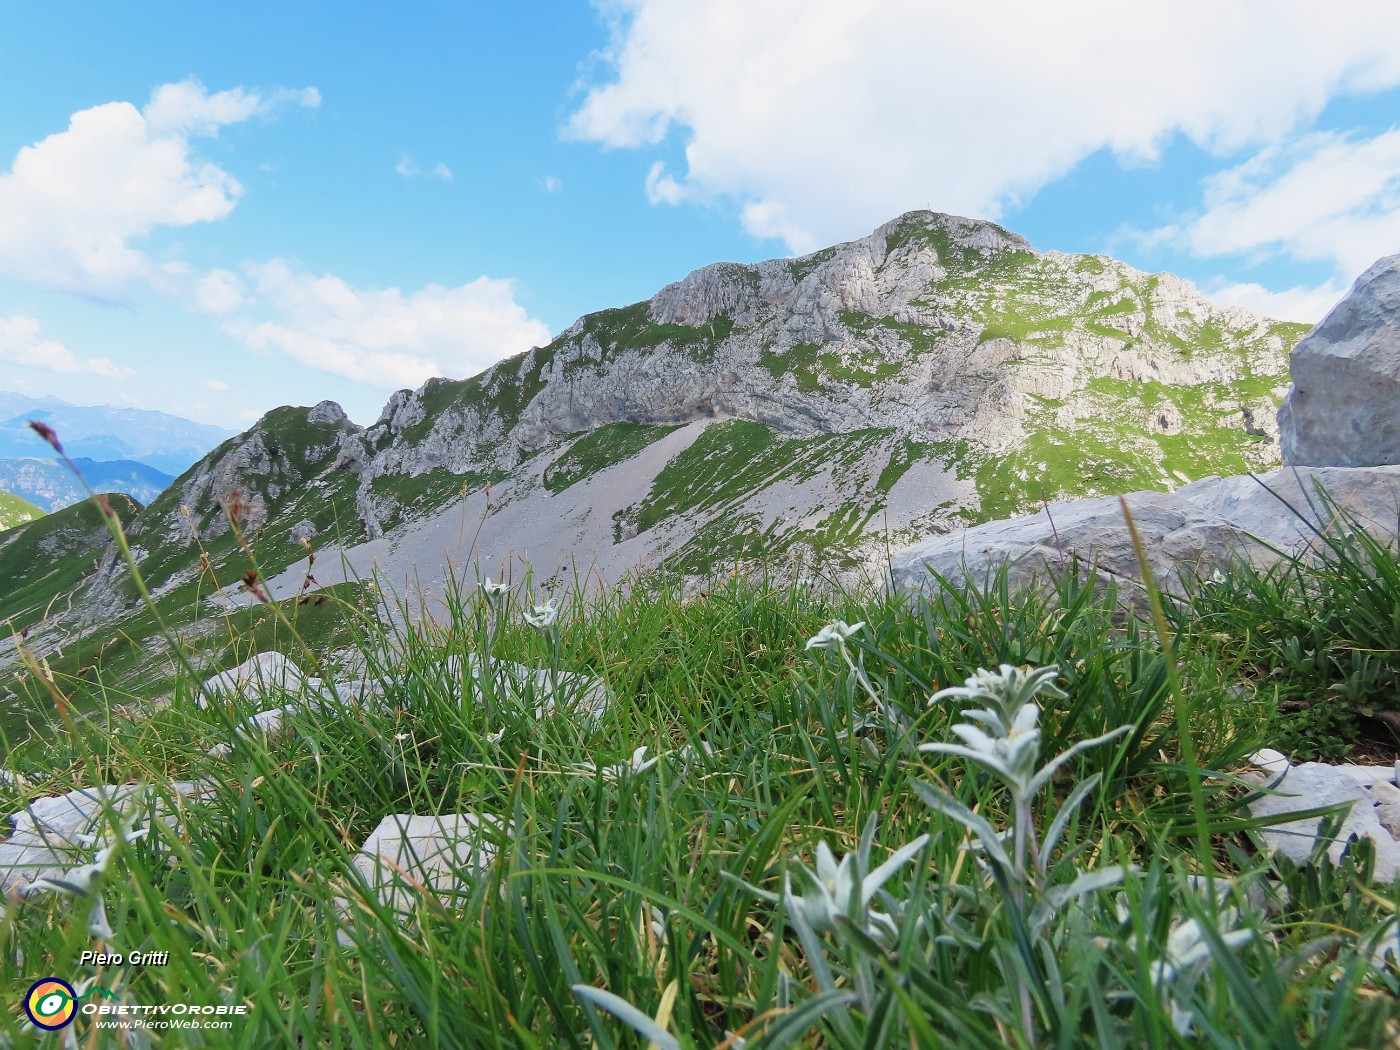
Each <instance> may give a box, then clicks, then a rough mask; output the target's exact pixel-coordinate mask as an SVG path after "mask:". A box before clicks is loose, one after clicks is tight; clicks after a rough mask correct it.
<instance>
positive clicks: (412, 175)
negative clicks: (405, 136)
mask: <svg viewBox="0 0 1400 1050" xmlns="http://www.w3.org/2000/svg"><path fill="white" fill-rule="evenodd" d="M394 170H395V171H396V172H398V173H399V174H400V175H402V176H403V177H404V178H406V179H416V178H417V177H418V176H419V175H422V174H423V169H422V168H420V167H419V166H418V164H417V162H415V161H414V159H413V158H412V157H411V156H409V155H408V154H407V153H402V154H400V155H399V162H398V163H397V164H395V165H394ZM429 174H431V175H432V176H433V177H434V178H439V179H442V181H443V182H451V181H452V169H451V168H449V167H448V166H447V165H446V164H443V163H442V162H441V161H439V162H438V163H436V164H434V165H433V167H432V171H431V172H429Z"/></svg>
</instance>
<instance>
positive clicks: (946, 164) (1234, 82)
mask: <svg viewBox="0 0 1400 1050" xmlns="http://www.w3.org/2000/svg"><path fill="white" fill-rule="evenodd" d="M1250 9H1255V5H1252V4H1249V3H1247V2H1246V0H1224V2H1221V0H1179V2H1177V3H1172V4H1157V5H1141V4H1123V3H1120V2H1118V0H1064V2H1062V3H1055V4H1045V3H1039V2H1034V0H1019V2H1008V3H1002V4H930V3H927V2H926V0H869V2H867V3H862V4H852V3H849V2H848V0H770V2H769V3H765V4H753V3H750V2H749V0H694V2H692V3H689V4H677V3H674V2H672V0H611V2H609V3H608V4H606V5H603V10H604V11H605V13H606V14H607V15H608V17H610V18H612V19H613V20H614V21H613V25H612V28H613V40H612V43H611V45H610V47H609V48H608V49H607V51H606V52H605V53H604V55H603V56H602V62H601V64H600V69H601V71H602V74H603V76H604V77H606V78H607V79H600V78H594V79H593V80H591V81H589V82H586V83H585V84H584V85H583V88H584V95H583V101H582V103H581V104H580V106H579V107H578V109H577V110H576V111H575V112H574V113H573V114H572V116H571V117H570V118H569V120H568V122H567V125H566V132H567V134H569V135H571V136H572V137H574V138H577V139H581V140H585V141H591V142H595V143H599V144H601V145H603V146H607V147H621V148H631V149H656V150H657V151H658V152H660V150H661V149H663V148H664V149H665V150H666V155H667V156H669V155H670V154H671V152H672V148H671V145H670V144H671V143H672V142H680V143H683V144H684V146H685V150H684V163H683V166H682V167H681V168H679V169H678V170H676V171H674V172H668V170H667V169H666V168H665V167H653V168H652V169H651V171H650V173H649V174H648V177H647V179H646V186H645V188H646V191H647V194H648V197H649V199H650V200H652V201H653V202H655V203H666V204H676V203H679V202H680V201H682V200H689V201H698V202H707V201H715V200H719V199H722V198H727V199H729V200H731V201H734V202H737V203H738V205H739V213H740V214H741V216H742V221H743V223H744V226H745V228H746V229H747V230H748V231H749V232H751V233H753V234H754V235H756V236H760V237H777V238H781V239H782V240H784V241H785V242H786V243H787V244H788V246H789V247H790V248H791V249H793V250H803V249H806V248H809V247H811V246H813V245H819V244H829V243H831V242H833V241H836V240H841V239H844V238H847V237H851V236H856V235H860V234H862V233H864V232H867V231H868V230H870V229H871V228H873V227H874V226H875V225H878V224H879V223H880V222H883V221H885V220H887V219H889V218H892V217H893V216H895V215H897V214H899V213H900V212H902V211H906V210H908V209H910V208H914V207H922V206H924V205H925V204H926V203H929V204H931V205H932V206H933V207H934V208H937V209H939V210H943V211H952V212H960V213H964V214H970V215H976V216H985V217H989V218H996V217H998V216H999V215H1000V214H1001V213H1002V212H1003V211H1004V210H1005V209H1007V208H1009V207H1014V206H1015V205H1016V204H1017V203H1018V202H1020V201H1023V200H1025V199H1028V198H1029V197H1030V196H1031V195H1033V194H1034V193H1035V192H1036V191H1037V190H1038V189H1039V188H1040V187H1041V186H1044V185H1045V184H1046V183H1047V182H1049V181H1051V180H1053V179H1055V178H1057V177H1059V176H1061V175H1063V174H1064V173H1065V172H1067V171H1068V170H1069V169H1070V168H1072V167H1073V166H1074V165H1075V164H1077V163H1078V162H1079V161H1081V160H1082V159H1084V158H1085V157H1086V156H1088V155H1089V154H1091V153H1093V152H1096V151H1098V150H1101V149H1109V150H1112V151H1113V152H1114V153H1116V154H1117V155H1118V156H1119V157H1120V159H1122V160H1124V161H1132V162H1138V161H1151V160H1153V159H1154V158H1156V157H1157V156H1158V154H1159V152H1160V150H1161V149H1162V147H1163V146H1164V144H1165V143H1166V142H1167V141H1168V140H1169V139H1170V138H1172V137H1173V136H1176V135H1184V136H1185V137H1186V138H1188V139H1190V140H1191V141H1192V142H1195V143H1197V144H1198V145H1200V146H1202V147H1204V148H1206V149H1209V150H1213V151H1216V152H1218V153H1220V154H1222V155H1223V154H1227V153H1230V152H1233V151H1239V150H1242V149H1246V148H1258V147H1262V146H1265V145H1268V144H1270V143H1275V142H1279V141H1283V140H1284V139H1285V138H1286V137H1287V136H1288V135H1290V134H1292V133H1293V132H1295V131H1296V129H1298V128H1299V127H1303V126H1306V125H1307V123H1308V122H1309V121H1310V120H1311V119H1313V118H1314V117H1316V115H1317V114H1318V113H1320V112H1321V110H1322V109H1323V107H1324V106H1325V105H1326V104H1327V102H1328V100H1329V99H1331V98H1332V97H1334V96H1336V95H1338V94H1340V93H1346V92H1365V91H1375V90H1380V89H1382V88H1386V87H1389V86H1393V85H1396V84H1400V49H1397V48H1396V47H1395V46H1394V43H1393V42H1394V41H1395V40H1396V39H1400V6H1397V5H1394V4H1390V3H1386V2H1383V0H1367V2H1358V3H1356V4H1352V5H1347V6H1345V7H1340V8H1339V7H1337V6H1336V5H1318V4H1316V3H1313V2H1311V0H1277V2H1276V3H1274V4H1272V5H1271V6H1270V8H1269V17H1268V18H1267V19H1265V18H1259V17H1245V13H1246V11H1247V10H1250Z"/></svg>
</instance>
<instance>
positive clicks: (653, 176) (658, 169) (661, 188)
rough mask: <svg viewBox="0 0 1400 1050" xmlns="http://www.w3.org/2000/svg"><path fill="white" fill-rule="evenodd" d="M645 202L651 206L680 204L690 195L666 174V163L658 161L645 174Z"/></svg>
mask: <svg viewBox="0 0 1400 1050" xmlns="http://www.w3.org/2000/svg"><path fill="white" fill-rule="evenodd" d="M646 189H647V200H648V201H649V202H650V203H652V204H680V203H681V202H682V201H683V200H685V199H686V197H688V196H691V194H690V193H689V192H688V191H687V190H686V188H685V187H684V186H682V185H681V184H680V183H679V182H677V181H676V180H675V178H673V177H672V176H670V175H668V174H666V163H665V162H664V161H660V160H658V161H657V162H656V163H655V164H653V165H652V166H651V170H650V171H648V172H647V181H646Z"/></svg>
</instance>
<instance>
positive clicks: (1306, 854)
mask: <svg viewBox="0 0 1400 1050" xmlns="http://www.w3.org/2000/svg"><path fill="white" fill-rule="evenodd" d="M1394 778H1395V767H1394V766H1390V767H1384V766H1380V767H1356V766H1331V765H1326V764H1324V763H1320V762H1304V763H1303V764H1302V765H1298V766H1294V765H1290V764H1288V763H1287V762H1285V763H1284V764H1283V769H1282V770H1281V772H1280V771H1271V772H1270V774H1269V775H1268V776H1256V775H1252V774H1247V775H1246V776H1245V777H1244V779H1246V780H1253V781H1254V782H1255V783H1256V784H1258V785H1259V787H1260V788H1261V789H1262V791H1263V794H1261V795H1260V796H1259V797H1258V798H1256V799H1255V800H1254V801H1252V802H1251V803H1250V804H1249V811H1250V813H1251V815H1253V816H1254V817H1257V818H1268V819H1270V820H1271V821H1272V823H1271V824H1270V825H1269V826H1267V827H1264V828H1262V829H1261V830H1260V832H1259V835H1260V838H1262V839H1263V841H1264V844H1265V846H1266V847H1267V848H1268V849H1271V850H1275V851H1277V852H1278V853H1281V854H1282V855H1283V856H1285V857H1287V858H1288V859H1289V860H1291V861H1292V862H1293V863H1294V864H1297V865H1300V866H1301V865H1304V864H1306V863H1307V862H1308V861H1309V859H1310V858H1311V857H1312V855H1313V852H1314V851H1315V850H1317V849H1319V848H1320V849H1323V850H1325V852H1326V853H1327V855H1328V856H1329V857H1330V858H1331V860H1332V862H1333V863H1334V864H1335V863H1338V862H1340V861H1341V859H1342V854H1343V853H1345V852H1346V851H1347V850H1348V849H1349V848H1350V845H1351V841H1352V840H1353V839H1369V840H1370V842H1371V843H1372V844H1373V845H1374V847H1375V851H1376V867H1375V871H1374V873H1373V877H1374V878H1375V880H1376V881H1377V882H1380V883H1387V884H1388V883H1392V882H1394V881H1395V880H1396V879H1397V878H1400V841H1397V840H1396V835H1395V829H1396V828H1397V827H1400V824H1398V823H1397V819H1396V818H1397V816H1400V805H1397V801H1398V800H1400V788H1397V786H1396V784H1395V779H1394ZM1323 806H1336V807H1337V808H1338V810H1339V811H1340V812H1341V814H1342V817H1341V823H1340V825H1339V826H1338V828H1337V830H1336V832H1335V834H1333V835H1332V836H1331V837H1324V836H1323V834H1322V818H1321V817H1316V816H1314V817H1300V818H1298V819H1297V820H1284V819H1283V818H1285V817H1287V816H1288V815H1289V814H1291V813H1298V812H1302V811H1303V810H1309V809H1318V808H1321V807H1323Z"/></svg>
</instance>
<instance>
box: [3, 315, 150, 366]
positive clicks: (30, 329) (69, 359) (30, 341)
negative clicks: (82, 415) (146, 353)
mask: <svg viewBox="0 0 1400 1050" xmlns="http://www.w3.org/2000/svg"><path fill="white" fill-rule="evenodd" d="M0 361H7V362H9V363H10V364H14V365H22V366H23V367H25V368H35V369H38V370H39V371H41V372H57V373H58V374H60V375H79V374H86V375H94V376H103V377H105V378H107V379H129V378H130V377H131V376H134V375H135V374H136V371H135V369H131V368H120V367H118V366H117V365H114V364H112V362H111V361H109V360H108V359H107V358H105V357H89V358H86V359H84V360H79V359H78V357H77V356H75V355H74V353H73V351H71V350H69V349H68V348H67V347H66V346H64V345H63V344H62V343H60V342H57V341H56V340H53V339H45V338H43V337H42V336H41V335H40V334H39V322H38V321H37V320H35V319H34V318H32V317H18V316H16V317H0Z"/></svg>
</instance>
